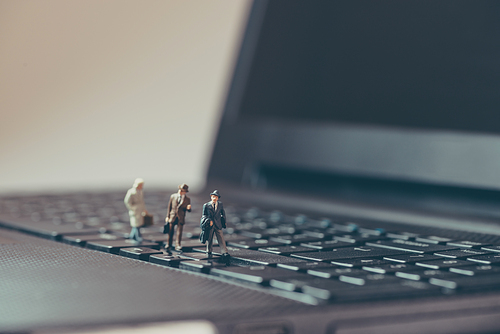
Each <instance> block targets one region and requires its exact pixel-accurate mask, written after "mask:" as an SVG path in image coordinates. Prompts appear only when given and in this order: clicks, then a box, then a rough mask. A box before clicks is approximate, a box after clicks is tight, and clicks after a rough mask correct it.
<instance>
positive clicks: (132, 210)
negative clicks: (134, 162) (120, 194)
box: [123, 178, 148, 242]
mask: <svg viewBox="0 0 500 334" xmlns="http://www.w3.org/2000/svg"><path fill="white" fill-rule="evenodd" d="M143 187H144V180H143V179H140V178H137V179H135V182H134V185H133V186H132V188H130V189H129V190H128V191H127V195H126V196H125V199H124V200H123V202H125V206H126V207H127V209H128V214H129V216H130V226H132V230H131V231H130V234H129V239H134V240H135V241H137V242H142V237H141V231H140V227H141V226H142V225H144V216H145V215H147V214H148V211H147V210H146V204H145V203H144V195H143V193H142V188H143Z"/></svg>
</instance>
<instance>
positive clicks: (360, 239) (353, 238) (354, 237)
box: [333, 233, 386, 245]
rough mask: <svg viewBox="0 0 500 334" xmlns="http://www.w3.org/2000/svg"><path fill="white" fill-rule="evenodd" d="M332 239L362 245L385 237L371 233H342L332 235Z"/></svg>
mask: <svg viewBox="0 0 500 334" xmlns="http://www.w3.org/2000/svg"><path fill="white" fill-rule="evenodd" d="M333 239H334V240H339V241H343V242H347V243H350V244H353V245H364V244H365V243H366V242H369V241H377V240H382V239H386V238H385V237H381V236H378V235H373V234H366V233H365V234H344V235H334V236H333Z"/></svg>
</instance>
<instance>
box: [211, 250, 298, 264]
mask: <svg viewBox="0 0 500 334" xmlns="http://www.w3.org/2000/svg"><path fill="white" fill-rule="evenodd" d="M215 250H216V248H214V253H215ZM228 250H229V254H230V255H231V258H230V262H231V264H241V265H251V264H253V265H276V264H278V263H295V262H300V260H298V259H294V258H291V257H288V256H282V255H276V254H271V253H266V252H259V251H255V250H250V249H242V248H235V247H228ZM218 252H219V253H218V254H219V255H220V250H218Z"/></svg>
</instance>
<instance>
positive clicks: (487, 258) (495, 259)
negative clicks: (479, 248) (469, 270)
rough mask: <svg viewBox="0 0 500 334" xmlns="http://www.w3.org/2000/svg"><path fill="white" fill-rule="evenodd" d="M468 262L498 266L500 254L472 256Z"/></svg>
mask: <svg viewBox="0 0 500 334" xmlns="http://www.w3.org/2000/svg"><path fill="white" fill-rule="evenodd" d="M467 261H472V262H478V263H484V264H498V263H500V254H487V255H479V256H471V257H468V258H467Z"/></svg>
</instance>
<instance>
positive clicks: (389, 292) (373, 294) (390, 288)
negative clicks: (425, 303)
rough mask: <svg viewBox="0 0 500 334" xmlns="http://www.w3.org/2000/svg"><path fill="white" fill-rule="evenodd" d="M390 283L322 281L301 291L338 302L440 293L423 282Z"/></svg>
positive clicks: (403, 281)
mask: <svg viewBox="0 0 500 334" xmlns="http://www.w3.org/2000/svg"><path fill="white" fill-rule="evenodd" d="M345 280H346V281H348V278H345ZM390 281H391V282H390V284H383V283H375V282H374V281H366V280H363V284H362V285H361V286H359V285H355V284H352V283H345V282H337V281H334V280H326V279H324V280H322V281H320V282H317V283H315V284H310V285H304V286H303V287H302V291H303V292H304V293H307V294H310V295H312V296H314V297H316V298H320V299H326V300H334V301H338V302H347V301H362V300H387V299H399V298H409V297H417V296H425V295H432V294H436V293H439V292H440V289H439V288H437V287H435V286H432V285H431V284H427V283H424V282H413V281H409V280H398V281H393V280H390ZM352 282H353V283H354V282H356V283H358V284H359V283H361V281H358V280H352ZM367 282H368V283H367Z"/></svg>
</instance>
